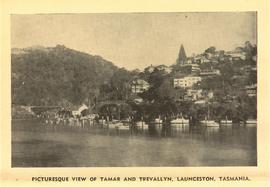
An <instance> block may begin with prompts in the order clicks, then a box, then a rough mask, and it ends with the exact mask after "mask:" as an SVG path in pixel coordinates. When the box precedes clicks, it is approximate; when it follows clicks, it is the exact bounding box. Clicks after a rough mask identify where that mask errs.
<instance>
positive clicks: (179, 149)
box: [12, 120, 257, 166]
mask: <svg viewBox="0 0 270 187" xmlns="http://www.w3.org/2000/svg"><path fill="white" fill-rule="evenodd" d="M256 131H257V128H256V126H241V125H237V124H233V125H229V126H226V125H221V126H219V127H206V126H203V125H201V124H195V125H187V124H173V125H171V124H154V123H153V124H151V123H150V124H141V125H140V124H139V125H138V124H135V123H134V124H131V123H130V124H129V123H118V122H116V123H114V124H108V123H103V124H95V123H91V124H88V123H87V122H85V123H84V124H83V125H81V124H79V123H76V125H74V126H72V125H67V124H65V123H61V124H60V123H59V124H50V123H48V124H44V122H42V121H37V120H32V121H31V120H30V121H29V120H28V121H16V120H13V121H12V154H13V164H14V163H15V165H17V166H21V165H23V163H25V165H27V166H36V165H38V166H52V165H53V163H55V165H56V166H59V165H61V164H63V163H65V164H63V165H64V166H78V165H81V166H131V165H132V166H182V165H183V166H197V165H199V166H211V165H215V166H221V165H256V164H257V160H256V159H257V157H256V149H257V146H256V145H257V141H256V139H257V137H256V134H257V132H256ZM52 142H55V143H52ZM40 144H42V146H40ZM96 144H98V145H96ZM60 145H61V146H60ZM57 146H59V147H57ZM74 147H75V148H76V150H74ZM47 150H50V151H49V152H48V154H47V156H46V155H45V156H39V155H40V152H42V153H44V152H46V151H47ZM58 150H59V151H58ZM78 150H80V151H79V152H80V154H78V153H79V152H78ZM70 152H71V153H72V154H73V158H74V159H75V161H72V160H71V161H70V160H67V159H66V154H69V153H70ZM81 152H83V153H81ZM119 153H121V154H119ZM100 155H102V156H100ZM141 155H143V156H141ZM52 156H54V157H56V158H58V157H59V159H58V160H52V159H51V158H52ZM43 157H46V158H48V160H44V163H41V164H39V163H36V162H35V160H40V159H41V158H43ZM80 157H83V158H81V159H80ZM30 158H31V159H30ZM89 158H92V159H89ZM119 158H121V159H119ZM21 159H22V160H23V162H21ZM63 160H64V161H63Z"/></svg>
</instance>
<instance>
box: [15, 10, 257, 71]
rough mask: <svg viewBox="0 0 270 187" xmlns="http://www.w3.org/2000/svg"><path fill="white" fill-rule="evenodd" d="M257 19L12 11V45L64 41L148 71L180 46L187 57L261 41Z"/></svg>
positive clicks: (171, 59) (251, 15)
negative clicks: (205, 51) (209, 48)
mask: <svg viewBox="0 0 270 187" xmlns="http://www.w3.org/2000/svg"><path fill="white" fill-rule="evenodd" d="M256 19H257V18H256V13H255V12H216V13H106V14H105V13H93V14H25V15H24V14H20V15H17V14H15V15H14V14H13V15H12V16H11V47H12V48H14V47H17V48H26V47H32V46H45V47H53V46H56V45H57V44H60V45H65V46H66V47H68V48H72V49H75V50H79V51H82V52H86V53H89V54H92V55H100V56H102V57H103V58H104V59H106V60H109V61H112V62H113V63H114V64H115V65H117V66H118V67H124V68H126V69H128V70H132V69H136V68H138V69H141V70H143V69H144V68H145V67H147V66H149V65H151V64H152V65H160V64H165V65H172V64H174V63H175V62H176V59H177V55H178V52H179V49H180V46H181V44H183V46H184V48H185V51H186V54H187V56H191V55H192V54H199V53H202V52H203V51H204V50H205V49H207V48H208V47H210V46H215V47H216V48H217V49H218V50H221V49H222V50H233V49H234V48H236V47H237V46H243V45H244V43H245V41H250V42H251V43H253V44H256V42H257V40H256V39H257V27H256V25H257V23H256Z"/></svg>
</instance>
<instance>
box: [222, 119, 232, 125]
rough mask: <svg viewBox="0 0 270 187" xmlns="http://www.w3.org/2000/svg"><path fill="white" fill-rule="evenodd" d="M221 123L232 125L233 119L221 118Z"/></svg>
mask: <svg viewBox="0 0 270 187" xmlns="http://www.w3.org/2000/svg"><path fill="white" fill-rule="evenodd" d="M220 124H221V125H232V120H226V119H225V120H220Z"/></svg>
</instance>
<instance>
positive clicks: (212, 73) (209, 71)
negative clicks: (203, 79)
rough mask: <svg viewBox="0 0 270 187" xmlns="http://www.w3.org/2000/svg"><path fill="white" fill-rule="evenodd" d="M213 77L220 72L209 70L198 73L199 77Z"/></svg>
mask: <svg viewBox="0 0 270 187" xmlns="http://www.w3.org/2000/svg"><path fill="white" fill-rule="evenodd" d="M213 75H220V71H219V70H218V69H211V70H202V71H201V72H200V76H213Z"/></svg>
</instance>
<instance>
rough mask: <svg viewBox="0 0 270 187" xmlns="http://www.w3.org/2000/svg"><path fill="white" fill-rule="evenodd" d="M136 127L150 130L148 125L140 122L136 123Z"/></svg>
mask: <svg viewBox="0 0 270 187" xmlns="http://www.w3.org/2000/svg"><path fill="white" fill-rule="evenodd" d="M136 127H137V128H139V129H148V124H146V123H145V122H144V121H138V122H137V123H136Z"/></svg>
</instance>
